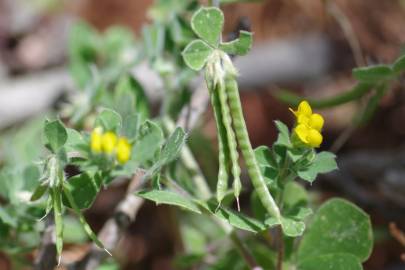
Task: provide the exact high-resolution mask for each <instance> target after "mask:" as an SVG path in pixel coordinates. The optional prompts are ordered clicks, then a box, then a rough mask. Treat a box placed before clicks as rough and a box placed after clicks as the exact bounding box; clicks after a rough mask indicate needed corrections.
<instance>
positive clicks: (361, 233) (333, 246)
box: [298, 199, 373, 262]
mask: <svg viewBox="0 0 405 270" xmlns="http://www.w3.org/2000/svg"><path fill="white" fill-rule="evenodd" d="M372 247H373V236H372V230H371V222H370V218H369V216H368V215H367V214H366V213H365V212H364V211H363V210H361V209H360V208H358V207H357V206H355V205H353V204H352V203H350V202H348V201H346V200H342V199H331V200H329V201H328V202H326V203H325V204H323V205H322V206H321V207H320V208H319V210H318V211H317V212H316V214H315V216H314V219H313V221H312V224H311V225H310V227H309V229H308V231H307V233H306V234H305V235H304V237H303V239H302V241H301V244H300V247H299V249H298V260H299V261H300V262H301V261H304V260H306V259H309V258H311V257H316V256H321V255H327V254H336V253H349V254H353V255H355V256H356V257H357V258H358V259H359V260H360V261H362V262H363V261H365V260H366V259H367V258H368V257H369V256H370V253H371V250H372Z"/></svg>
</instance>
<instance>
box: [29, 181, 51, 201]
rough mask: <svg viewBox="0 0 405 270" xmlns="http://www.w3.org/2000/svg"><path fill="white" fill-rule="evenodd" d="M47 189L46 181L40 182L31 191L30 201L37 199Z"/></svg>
mask: <svg viewBox="0 0 405 270" xmlns="http://www.w3.org/2000/svg"><path fill="white" fill-rule="evenodd" d="M47 190H48V183H46V182H43V183H41V184H40V185H38V186H37V188H36V189H35V190H34V192H33V193H32V195H31V199H30V201H32V202H33V201H36V200H39V199H40V198H41V197H42V196H43V195H44V194H45V192H46V191H47Z"/></svg>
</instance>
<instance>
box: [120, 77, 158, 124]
mask: <svg viewBox="0 0 405 270" xmlns="http://www.w3.org/2000/svg"><path fill="white" fill-rule="evenodd" d="M115 92H116V93H117V95H118V96H119V95H122V94H124V93H130V94H131V95H132V97H131V98H130V99H131V100H130V101H126V103H129V104H126V105H125V106H131V105H133V106H134V107H133V108H126V109H125V110H123V109H124V108H120V112H122V114H121V115H122V116H124V113H133V110H135V112H137V113H139V114H140V116H141V117H142V118H143V119H146V118H148V117H149V114H150V108H149V101H148V98H147V97H146V95H145V91H144V89H143V87H142V85H141V84H140V83H139V81H138V80H136V79H135V78H134V77H133V76H131V75H124V76H122V77H121V78H120V79H119V81H118V83H117V86H116V88H115ZM125 111H126V112H125Z"/></svg>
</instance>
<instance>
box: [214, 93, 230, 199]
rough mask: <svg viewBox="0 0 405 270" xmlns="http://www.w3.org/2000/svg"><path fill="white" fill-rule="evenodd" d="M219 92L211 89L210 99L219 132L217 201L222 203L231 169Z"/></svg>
mask: <svg viewBox="0 0 405 270" xmlns="http://www.w3.org/2000/svg"><path fill="white" fill-rule="evenodd" d="M217 92H218V91H216V89H215V88H214V89H213V88H210V97H211V104H212V109H213V111H214V115H215V122H216V125H217V130H218V146H219V149H218V151H219V170H218V182H217V200H218V202H219V203H221V201H222V199H223V198H224V197H225V194H226V191H227V190H228V177H229V174H228V167H229V150H228V142H227V139H226V130H225V127H224V125H223V120H222V115H221V104H220V101H219V97H218V93H217Z"/></svg>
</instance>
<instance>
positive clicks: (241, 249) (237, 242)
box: [230, 231, 258, 269]
mask: <svg viewBox="0 0 405 270" xmlns="http://www.w3.org/2000/svg"><path fill="white" fill-rule="evenodd" d="M230 237H231V240H232V242H233V243H234V245H235V247H236V249H237V250H238V251H239V253H240V255H242V257H243V258H244V259H245V261H246V263H247V265H248V266H249V268H250V269H257V267H258V265H257V263H256V261H255V259H254V258H253V256H252V255H251V254H250V253H249V251H248V250H247V248H246V246H245V245H244V244H243V242H242V241H241V240H240V239H239V236H238V235H237V234H236V232H235V231H232V232H231V234H230Z"/></svg>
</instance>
